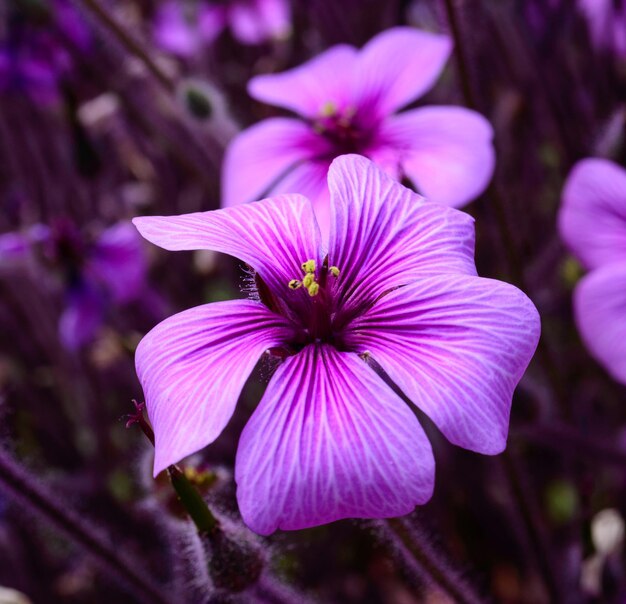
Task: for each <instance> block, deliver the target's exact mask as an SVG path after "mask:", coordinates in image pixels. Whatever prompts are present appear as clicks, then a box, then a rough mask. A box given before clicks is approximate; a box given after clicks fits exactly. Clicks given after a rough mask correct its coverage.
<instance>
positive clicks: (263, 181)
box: [222, 118, 329, 207]
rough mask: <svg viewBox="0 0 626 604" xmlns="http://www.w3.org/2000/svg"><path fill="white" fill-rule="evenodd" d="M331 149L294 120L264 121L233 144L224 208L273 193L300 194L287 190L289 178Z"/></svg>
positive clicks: (227, 166) (227, 160)
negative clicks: (307, 163) (305, 163)
mask: <svg viewBox="0 0 626 604" xmlns="http://www.w3.org/2000/svg"><path fill="white" fill-rule="evenodd" d="M328 149H329V145H328V143H327V142H325V141H324V139H322V138H321V137H320V136H318V135H316V134H315V133H314V132H313V130H312V129H311V128H310V126H309V125H308V124H306V123H305V122H303V121H301V120H296V119H290V118H272V119H268V120H263V121H262V122H259V123H258V124H255V125H254V126H252V127H251V128H248V129H247V130H244V131H243V132H241V133H240V134H238V135H237V136H236V137H235V138H234V139H233V141H232V142H231V143H230V145H229V147H228V150H227V152H226V157H225V158H224V167H223V173H222V183H223V185H222V186H223V187H224V190H223V195H222V206H227V207H228V206H234V205H239V204H241V203H247V202H249V201H256V200H257V199H259V198H260V197H262V196H264V195H265V196H267V195H269V194H270V193H271V192H272V191H277V192H280V193H299V194H301V195H305V196H307V195H306V191H304V190H303V191H300V190H288V189H285V187H284V186H283V182H284V181H285V178H288V177H289V175H290V174H291V172H293V171H294V170H296V169H297V168H298V167H299V166H301V165H302V164H303V163H304V162H306V161H308V160H309V159H310V158H312V157H314V156H315V155H317V154H323V153H325V152H328Z"/></svg>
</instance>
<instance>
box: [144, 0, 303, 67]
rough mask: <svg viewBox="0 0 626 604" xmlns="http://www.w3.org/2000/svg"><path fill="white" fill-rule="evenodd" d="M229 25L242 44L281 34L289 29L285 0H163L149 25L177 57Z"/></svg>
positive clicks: (159, 41) (195, 50)
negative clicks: (211, 0)
mask: <svg viewBox="0 0 626 604" xmlns="http://www.w3.org/2000/svg"><path fill="white" fill-rule="evenodd" d="M226 27H230V29H231V31H232V33H233V36H234V37H235V38H236V39H237V40H238V41H239V42H241V43H242V44H260V43H262V42H266V41H268V40H271V39H272V38H283V37H285V36H286V35H288V34H289V32H290V31H291V16H290V11H289V4H288V2H287V0H233V1H232V2H194V3H187V2H180V1H173V0H171V1H166V2H163V3H162V4H160V5H159V7H158V9H157V12H156V15H155V20H154V26H153V35H154V39H155V42H156V44H157V45H158V46H160V47H161V48H163V49H164V50H167V51H168V52H171V53H173V54H175V55H178V56H180V57H185V58H186V57H192V56H193V55H194V54H196V53H198V52H200V50H201V49H202V47H203V46H205V45H207V44H210V43H211V42H213V41H214V40H215V39H216V38H217V37H218V36H219V35H220V33H221V32H222V31H223V30H224V29H225V28H226Z"/></svg>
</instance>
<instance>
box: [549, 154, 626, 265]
mask: <svg viewBox="0 0 626 604" xmlns="http://www.w3.org/2000/svg"><path fill="white" fill-rule="evenodd" d="M559 230H560V232H561V236H562V237H563V239H564V241H565V243H567V245H568V246H569V248H570V249H571V250H572V252H574V254H576V256H577V257H578V258H579V259H580V260H581V261H582V262H583V263H584V264H585V265H586V266H587V267H588V268H595V267H598V266H602V265H604V264H607V263H611V262H623V261H626V170H624V169H623V168H621V167H620V166H618V165H617V164H615V163H613V162H611V161H609V160H606V159H595V158H594V159H584V160H582V161H580V162H578V163H577V164H576V165H575V166H574V168H573V169H572V171H571V172H570V174H569V176H568V178H567V182H566V184H565V188H564V189H563V197H562V205H561V210H560V212H559Z"/></svg>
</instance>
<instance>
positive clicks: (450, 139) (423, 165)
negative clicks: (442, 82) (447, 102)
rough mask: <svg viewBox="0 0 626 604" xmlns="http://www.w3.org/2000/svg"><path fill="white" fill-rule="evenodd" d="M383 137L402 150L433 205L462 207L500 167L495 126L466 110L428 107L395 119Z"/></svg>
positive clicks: (411, 174) (407, 171) (413, 176)
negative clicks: (495, 168)
mask: <svg viewBox="0 0 626 604" xmlns="http://www.w3.org/2000/svg"><path fill="white" fill-rule="evenodd" d="M383 129H384V133H383V134H382V135H381V136H383V137H386V138H388V139H390V140H391V141H393V142H394V147H395V148H397V149H399V150H401V151H400V153H401V157H402V168H403V170H404V173H405V174H406V175H407V176H408V177H409V178H410V179H411V180H412V181H413V182H414V183H415V184H416V185H417V188H418V189H419V191H420V193H422V195H424V197H426V199H428V200H429V201H434V202H437V203H442V204H445V205H448V206H452V207H460V206H463V205H465V204H467V203H468V202H470V201H472V200H473V199H475V198H476V197H478V195H480V194H481V193H482V192H483V191H484V190H485V189H486V187H487V185H488V184H489V181H490V180H491V177H492V175H493V170H494V167H495V152H494V148H493V144H492V139H493V129H492V128H491V124H490V123H489V122H488V121H487V120H486V119H485V118H484V117H483V116H482V115H480V114H479V113H476V112H475V111H470V110H469V109H464V108H463V107H424V108H423V109H416V110H414V111H405V112H404V113H401V114H399V115H395V116H392V117H390V118H389V119H388V120H387V122H386V124H385V125H384V126H383Z"/></svg>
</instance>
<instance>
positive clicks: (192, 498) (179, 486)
mask: <svg viewBox="0 0 626 604" xmlns="http://www.w3.org/2000/svg"><path fill="white" fill-rule="evenodd" d="M133 404H134V405H135V413H133V414H132V415H130V416H129V418H128V421H127V422H126V427H127V428H130V426H132V425H134V424H137V425H138V426H139V427H140V428H141V431H142V432H143V433H144V434H145V435H146V438H147V439H148V440H149V441H150V442H151V443H152V446H154V431H153V430H152V426H150V424H149V423H148V422H147V421H146V419H145V417H144V416H143V410H144V409H145V406H146V405H145V403H138V402H137V401H135V400H133ZM167 474H168V476H169V477H170V482H171V483H172V487H173V488H174V490H175V491H176V495H178V499H179V501H180V503H181V504H182V506H183V507H184V508H185V510H186V511H187V514H189V517H190V518H191V519H192V520H193V523H194V524H195V525H196V528H197V529H198V532H199V533H201V534H206V535H210V534H211V533H213V532H214V531H215V530H216V529H218V528H219V522H218V520H217V518H215V516H214V515H213V513H212V512H211V510H210V509H209V506H208V505H207V504H206V502H205V501H204V499H203V498H202V495H200V492H199V491H198V489H196V487H195V486H194V485H193V484H191V482H190V481H189V479H188V478H187V477H186V476H185V474H184V473H183V472H182V471H181V469H180V468H179V467H178V466H176V465H171V466H168V468H167Z"/></svg>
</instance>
